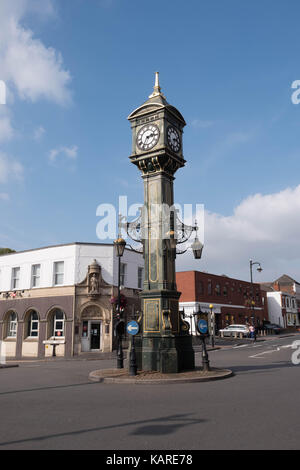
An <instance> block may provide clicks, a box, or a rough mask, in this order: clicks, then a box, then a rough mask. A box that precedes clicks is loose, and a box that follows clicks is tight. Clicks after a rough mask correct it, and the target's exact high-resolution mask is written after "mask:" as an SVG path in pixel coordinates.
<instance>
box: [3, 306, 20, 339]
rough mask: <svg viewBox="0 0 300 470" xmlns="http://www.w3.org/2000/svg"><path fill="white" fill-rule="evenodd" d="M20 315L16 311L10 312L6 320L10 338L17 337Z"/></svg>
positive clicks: (7, 333)
mask: <svg viewBox="0 0 300 470" xmlns="http://www.w3.org/2000/svg"><path fill="white" fill-rule="evenodd" d="M17 326H18V317H17V314H16V313H15V312H10V313H9V314H8V317H7V320H6V336H7V337H8V338H16V336H17Z"/></svg>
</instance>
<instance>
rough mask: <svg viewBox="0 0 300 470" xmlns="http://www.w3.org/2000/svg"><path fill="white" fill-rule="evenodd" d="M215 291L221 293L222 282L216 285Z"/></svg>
mask: <svg viewBox="0 0 300 470" xmlns="http://www.w3.org/2000/svg"><path fill="white" fill-rule="evenodd" d="M215 291H216V294H217V295H221V286H220V284H217V285H216V288H215Z"/></svg>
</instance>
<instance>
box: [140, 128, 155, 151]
mask: <svg viewBox="0 0 300 470" xmlns="http://www.w3.org/2000/svg"><path fill="white" fill-rule="evenodd" d="M158 139H159V129H158V127H157V126H156V125H155V124H147V125H146V126H143V127H142V128H141V129H140V130H139V132H138V135H137V139H136V141H137V145H138V147H139V148H140V149H141V150H150V149H152V148H153V147H154V146H155V145H156V144H157V142H158Z"/></svg>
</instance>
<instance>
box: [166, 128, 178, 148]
mask: <svg viewBox="0 0 300 470" xmlns="http://www.w3.org/2000/svg"><path fill="white" fill-rule="evenodd" d="M167 137H168V144H169V146H170V147H171V149H172V150H173V151H174V152H179V150H180V147H181V144H180V136H179V132H178V131H177V130H176V129H175V128H174V127H171V126H169V127H168V130H167Z"/></svg>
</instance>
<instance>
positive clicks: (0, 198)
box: [0, 193, 9, 201]
mask: <svg viewBox="0 0 300 470" xmlns="http://www.w3.org/2000/svg"><path fill="white" fill-rule="evenodd" d="M0 201H9V194H7V193H0Z"/></svg>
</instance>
